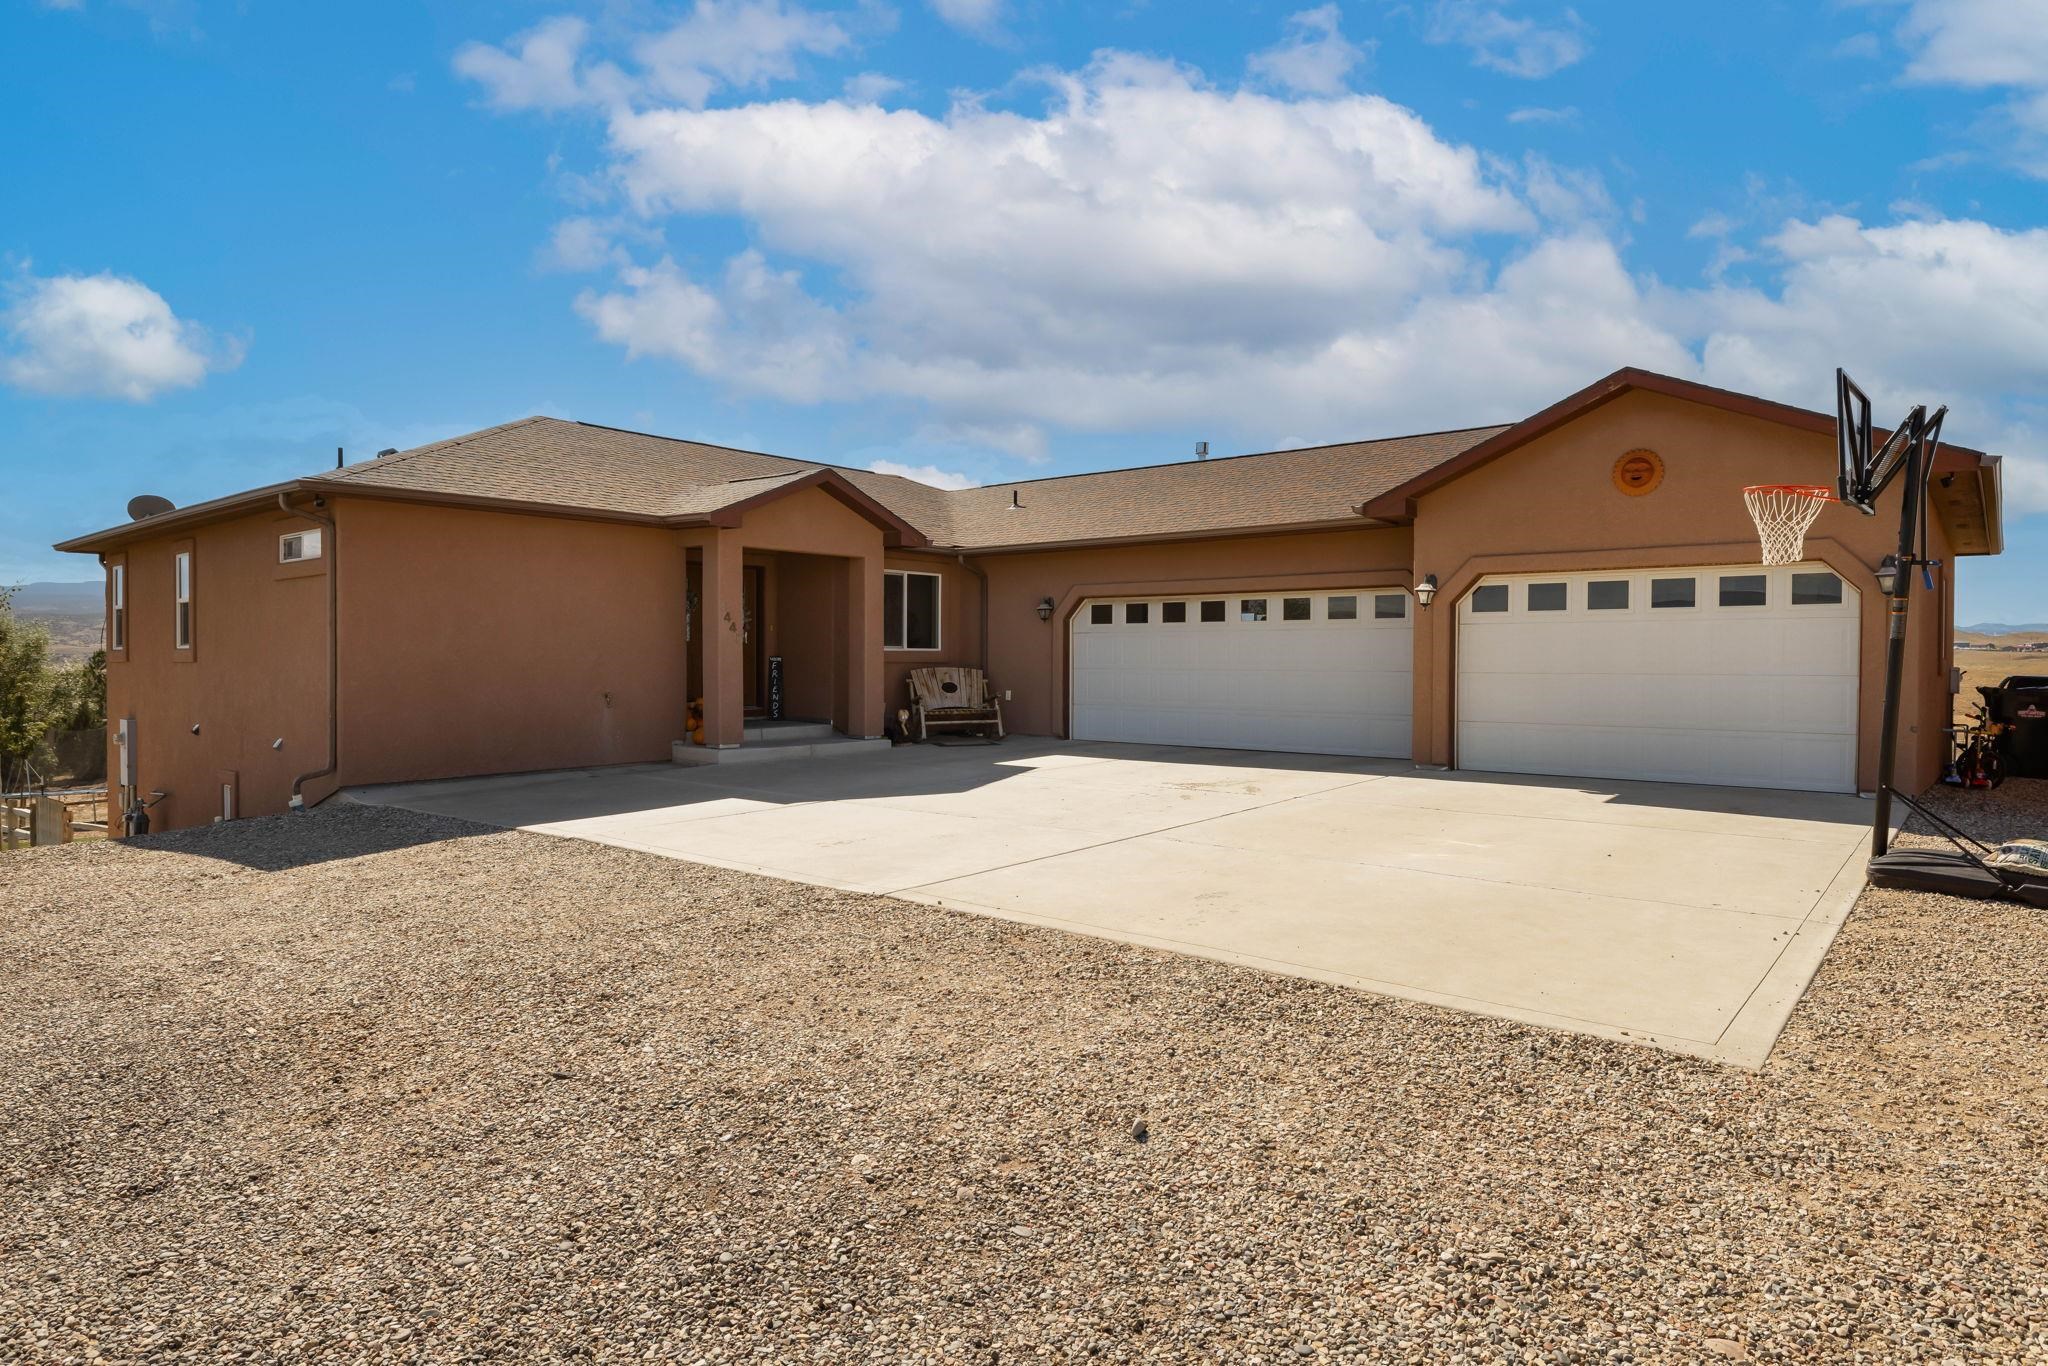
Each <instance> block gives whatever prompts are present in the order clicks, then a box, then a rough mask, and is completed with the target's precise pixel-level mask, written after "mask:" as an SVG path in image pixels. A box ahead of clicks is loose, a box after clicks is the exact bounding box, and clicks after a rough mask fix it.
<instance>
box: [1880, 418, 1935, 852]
mask: <svg viewBox="0 0 2048 1366" xmlns="http://www.w3.org/2000/svg"><path fill="white" fill-rule="evenodd" d="M1909 421H1911V422H1912V424H1913V432H1912V434H1911V436H1910V437H1909V438H1908V439H1907V447H1906V456H1905V467H1904V469H1903V470H1902V471H1901V472H1902V473H1903V474H1904V475H1905V476H1906V478H1905V489H1904V490H1903V492H1902V493H1901V494H1900V496H1899V550H1898V555H1897V563H1898V573H1897V574H1895V575H1894V576H1893V579H1892V592H1891V596H1890V597H1888V598H1887V599H1886V600H1885V646H1884V648H1885V654H1884V720H1883V722H1882V727H1883V728H1882V729H1881V730H1880V731H1879V732H1878V738H1877V810H1876V812H1875V813H1874V817H1873V819H1872V822H1871V828H1870V856H1871V857H1872V858H1878V857H1880V856H1882V855H1883V854H1885V853H1886V852H1887V851H1889V850H1890V848H1891V843H1892V773H1893V771H1894V770H1895V769H1896V768H1897V766H1898V761H1899V702H1900V698H1899V693H1900V690H1901V688H1902V686H1903V685H1904V682H1905V676H1906V610H1907V607H1908V606H1909V605H1910V603H1911V600H1912V596H1913V570H1914V568H1915V567H1916V566H1917V565H1918V563H1919V560H1918V557H1917V556H1916V555H1915V554H1914V551H1915V550H1916V549H1917V547H1916V545H1915V544H1914V538H1915V535H1916V533H1917V532H1918V531H1919V528H1920V501H1921V499H1923V498H1925V497H1926V496H1927V476H1928V474H1929V473H1930V469H1929V465H1930V461H1929V459H1928V451H1927V443H1926V434H1927V433H1926V427H1925V426H1924V424H1923V420H1922V415H1921V412H1920V411H1919V410H1917V409H1916V410H1915V411H1914V413H1913V415H1912V417H1911V418H1910V419H1909Z"/></svg>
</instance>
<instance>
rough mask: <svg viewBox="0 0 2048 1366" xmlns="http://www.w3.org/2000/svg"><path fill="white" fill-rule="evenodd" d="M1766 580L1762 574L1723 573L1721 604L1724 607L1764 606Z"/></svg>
mask: <svg viewBox="0 0 2048 1366" xmlns="http://www.w3.org/2000/svg"><path fill="white" fill-rule="evenodd" d="M1764 582H1765V580H1764V576H1763V575H1762V574H1723V575H1722V576H1721V605H1722V606H1723V607H1762V606H1763V605H1764Z"/></svg>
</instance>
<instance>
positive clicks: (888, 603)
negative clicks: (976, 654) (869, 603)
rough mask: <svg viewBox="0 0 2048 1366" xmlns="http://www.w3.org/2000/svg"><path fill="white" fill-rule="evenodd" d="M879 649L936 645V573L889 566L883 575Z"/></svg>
mask: <svg viewBox="0 0 2048 1366" xmlns="http://www.w3.org/2000/svg"><path fill="white" fill-rule="evenodd" d="M882 648H884V649H887V650H936V649H938V648H939V576H938V575H937V574H914V573H910V572H908V571H906V570H900V569H891V570H886V571H884V573H883V574H882Z"/></svg>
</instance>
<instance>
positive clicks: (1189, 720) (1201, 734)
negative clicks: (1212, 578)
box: [1069, 588, 1414, 757]
mask: <svg viewBox="0 0 2048 1366" xmlns="http://www.w3.org/2000/svg"><path fill="white" fill-rule="evenodd" d="M1413 634H1414V605H1413V603H1412V601H1411V600H1410V598H1409V596H1408V595H1407V594H1406V593H1404V592H1400V591H1398V590H1389V589H1371V588H1340V589H1323V588H1317V589H1307V588H1293V589H1289V588H1281V589H1273V590H1261V591H1259V592H1256V593H1232V594H1228V595H1225V594H1213V593H1212V594H1202V595H1183V596H1177V597H1146V598H1105V599H1095V600H1091V601H1089V602H1084V603H1082V604H1081V609H1080V611H1078V612H1077V613H1075V615H1074V624H1073V640H1072V650H1071V652H1070V656H1069V657H1070V660H1071V669H1072V675H1071V686H1072V694H1071V696H1072V699H1073V702H1072V705H1073V724H1072V728H1071V734H1072V735H1073V737H1074V738H1075V739H1077V740H1128V741H1136V742H1139V743H1144V744H1159V745H1204V746H1211V747H1215V748H1221V749H1278V750H1296V751H1300V752H1303V753H1312V754H1361V755H1384V756H1389V757H1405V756H1406V755H1408V754H1409V753H1410V752H1411V750H1412V749H1413V747H1414V741H1413V728H1412V726H1411V725H1410V722H1409V715H1410V712H1411V710H1412V705H1413V690H1412V684H1411V682H1410V673H1409V668H1410V659H1411V657H1412V653H1413V652H1412V649H1411V642H1412V639H1413Z"/></svg>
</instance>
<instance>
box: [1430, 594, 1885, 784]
mask: <svg viewBox="0 0 2048 1366" xmlns="http://www.w3.org/2000/svg"><path fill="white" fill-rule="evenodd" d="M1857 634H1858V632H1857V594H1856V590H1855V589H1853V588H1851V587H1849V586H1848V585H1847V584H1844V583H1843V582H1842V580H1841V579H1840V578H1838V577H1837V576H1836V575H1835V574H1834V573H1833V572H1832V571H1831V570H1829V569H1828V568H1826V567H1825V566H1824V565H1818V564H1802V565H1788V566H1783V567H1778V568H1770V569H1766V568H1763V567H1762V566H1755V567H1748V566H1740V565H1717V566H1711V567H1706V568H1695V569H1657V570H1645V571H1641V572H1634V573H1601V574H1549V575H1515V576H1511V577H1500V578H1489V579H1483V580H1481V581H1480V583H1479V585H1478V586H1476V587H1475V588H1474V589H1473V590H1472V592H1471V593H1469V594H1468V595H1466V597H1465V600H1464V601H1463V602H1460V603H1459V604H1458V766H1459V767H1460V768H1470V769H1490V770H1494V771H1499V772H1508V773H1556V774H1567V775H1577V776H1584V777H1595V778H1644V779H1652V780H1657V781H1664V782H1686V783H1717V784H1723V785H1727V786H1734V787H1788V788H1807V789H1814V790H1820V791H1834V792H1847V791H1851V790H1853V789H1854V787H1855V783H1856V694H1857Z"/></svg>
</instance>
